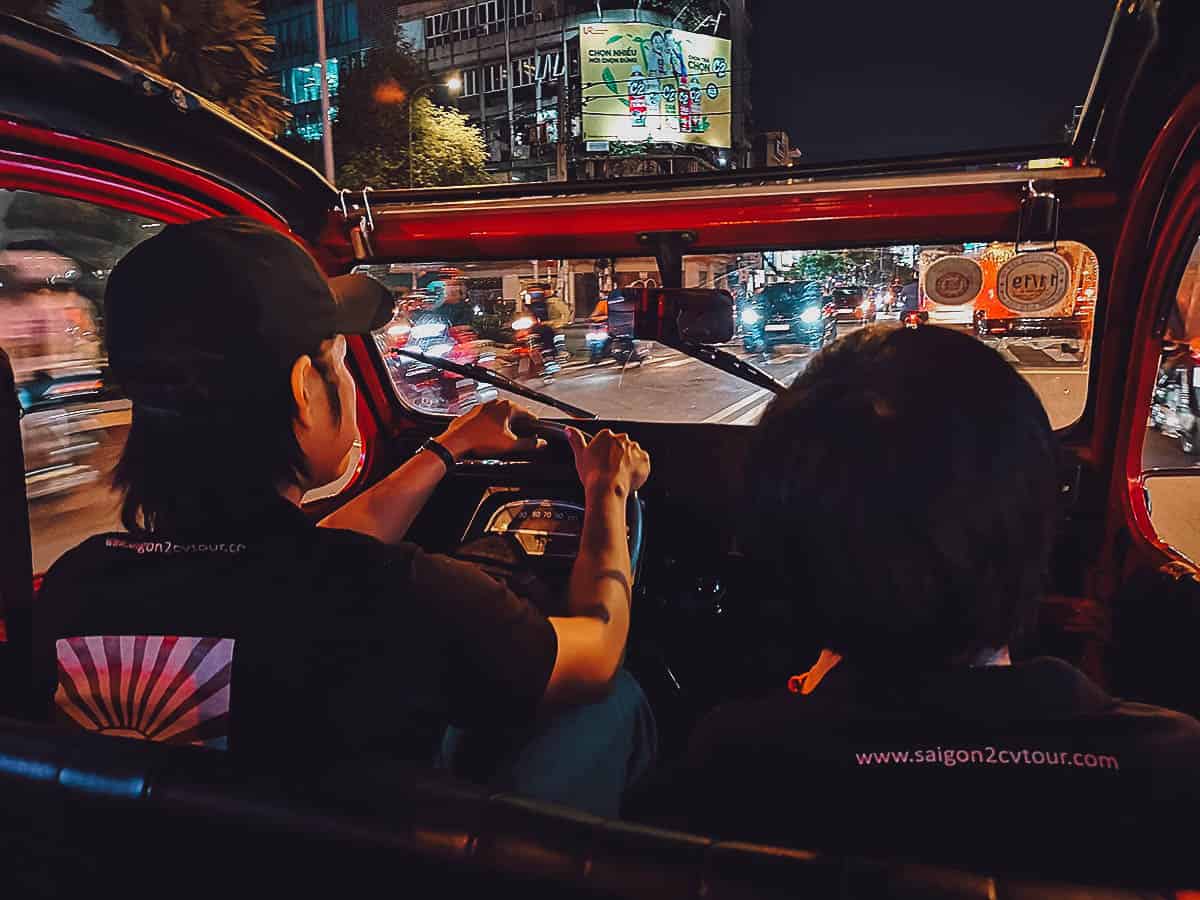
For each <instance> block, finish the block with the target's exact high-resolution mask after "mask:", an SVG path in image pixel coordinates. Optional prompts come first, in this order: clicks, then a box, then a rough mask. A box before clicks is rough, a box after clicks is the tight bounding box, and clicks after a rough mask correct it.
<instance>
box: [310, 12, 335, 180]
mask: <svg viewBox="0 0 1200 900" xmlns="http://www.w3.org/2000/svg"><path fill="white" fill-rule="evenodd" d="M314 2H315V3H316V9H317V62H318V63H319V64H320V66H321V152H322V154H323V156H324V158H325V178H326V179H328V180H329V181H330V182H332V181H333V134H332V133H331V132H332V126H331V124H330V122H329V73H328V68H329V64H328V60H326V58H325V0H314Z"/></svg>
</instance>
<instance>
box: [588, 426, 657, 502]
mask: <svg viewBox="0 0 1200 900" xmlns="http://www.w3.org/2000/svg"><path fill="white" fill-rule="evenodd" d="M567 442H568V443H569V444H570V445H571V450H572V451H573V452H574V454H575V469H576V471H578V472H579V480H580V481H581V482H582V483H583V487H584V490H585V491H591V490H593V489H600V490H608V489H609V488H617V489H618V491H619V492H620V493H621V495H622V496H625V497H628V496H629V495H630V494H632V493H633V492H634V491H636V490H637V489H638V488H640V487H641V486H642V485H643V484H645V483H646V479H647V478H649V477H650V454H649V453H647V452H646V451H645V450H643V449H642V445H641V444H639V443H638V442H637V441H635V440H634V439H633V438H631V437H630V436H629V435H627V434H614V433H613V432H612V431H610V430H609V429H607V428H605V429H604V430H603V431H601V432H598V433H597V434H596V436H595V437H593V438H592V439H591V440H590V441H589V440H588V438H587V435H585V434H584V433H583V432H582V431H579V430H578V429H575V428H568V429H567Z"/></svg>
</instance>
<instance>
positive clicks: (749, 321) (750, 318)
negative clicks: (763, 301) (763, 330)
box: [742, 306, 762, 325]
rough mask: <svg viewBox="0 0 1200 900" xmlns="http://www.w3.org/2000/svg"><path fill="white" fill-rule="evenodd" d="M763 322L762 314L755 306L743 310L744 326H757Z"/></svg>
mask: <svg viewBox="0 0 1200 900" xmlns="http://www.w3.org/2000/svg"><path fill="white" fill-rule="evenodd" d="M761 321H762V314H761V313H760V312H759V311H758V310H757V309H755V308H754V307H753V306H747V307H746V308H745V309H743V310H742V324H743V325H757V324H758V323H759V322H761Z"/></svg>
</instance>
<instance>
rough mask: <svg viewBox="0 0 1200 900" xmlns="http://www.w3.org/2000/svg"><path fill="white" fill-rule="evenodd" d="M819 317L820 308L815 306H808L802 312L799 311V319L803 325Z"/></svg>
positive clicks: (809, 323)
mask: <svg viewBox="0 0 1200 900" xmlns="http://www.w3.org/2000/svg"><path fill="white" fill-rule="evenodd" d="M819 318H821V310H820V308H819V307H816V306H810V307H809V308H808V309H806V310H805V311H804V312H802V313H800V321H801V322H803V323H804V324H805V325H811V324H813V323H814V322H816V321H817V319H819Z"/></svg>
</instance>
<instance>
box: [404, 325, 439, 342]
mask: <svg viewBox="0 0 1200 900" xmlns="http://www.w3.org/2000/svg"><path fill="white" fill-rule="evenodd" d="M445 333H446V323H445V322H422V323H421V324H420V325H414V326H413V329H412V331H411V332H410V334H411V335H412V338H413V340H417V341H420V340H424V339H425V338H432V337H437V336H438V335H440V334H445Z"/></svg>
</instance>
